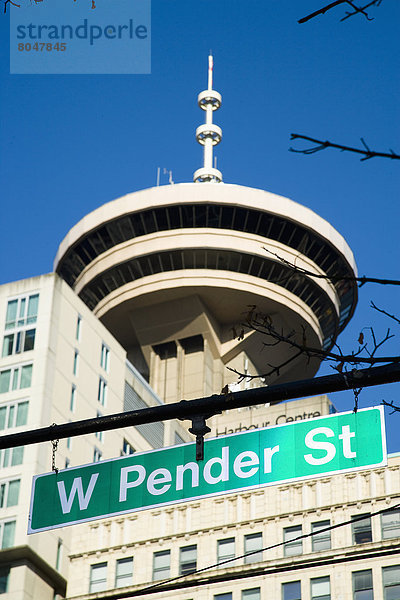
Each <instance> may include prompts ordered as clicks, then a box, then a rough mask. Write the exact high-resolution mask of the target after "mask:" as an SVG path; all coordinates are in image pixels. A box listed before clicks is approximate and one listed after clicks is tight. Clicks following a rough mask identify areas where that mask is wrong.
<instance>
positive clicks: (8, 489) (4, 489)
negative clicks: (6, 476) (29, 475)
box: [0, 479, 20, 508]
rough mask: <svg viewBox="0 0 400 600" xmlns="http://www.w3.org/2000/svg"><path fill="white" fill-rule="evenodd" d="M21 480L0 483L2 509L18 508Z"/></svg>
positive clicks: (0, 506)
mask: <svg viewBox="0 0 400 600" xmlns="http://www.w3.org/2000/svg"><path fill="white" fill-rule="evenodd" d="M19 484H20V480H19V479H10V480H9V481H1V482H0V508H6V507H8V506H17V504H18V496H19Z"/></svg>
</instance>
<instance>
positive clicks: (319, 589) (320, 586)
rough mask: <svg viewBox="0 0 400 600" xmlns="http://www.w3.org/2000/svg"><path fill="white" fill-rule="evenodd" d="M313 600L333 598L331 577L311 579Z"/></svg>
mask: <svg viewBox="0 0 400 600" xmlns="http://www.w3.org/2000/svg"><path fill="white" fill-rule="evenodd" d="M311 600H331V582H330V578H329V577H316V578H315V579H311Z"/></svg>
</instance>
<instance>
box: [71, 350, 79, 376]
mask: <svg viewBox="0 0 400 600" xmlns="http://www.w3.org/2000/svg"><path fill="white" fill-rule="evenodd" d="M78 365H79V352H78V350H74V363H73V365H72V374H73V375H78Z"/></svg>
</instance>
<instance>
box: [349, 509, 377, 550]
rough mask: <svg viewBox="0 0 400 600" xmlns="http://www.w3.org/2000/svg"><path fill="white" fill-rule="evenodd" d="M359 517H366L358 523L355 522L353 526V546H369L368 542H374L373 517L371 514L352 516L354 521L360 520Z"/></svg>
mask: <svg viewBox="0 0 400 600" xmlns="http://www.w3.org/2000/svg"><path fill="white" fill-rule="evenodd" d="M359 517H364V518H363V519H360V520H358V521H354V523H352V525H351V529H352V533H353V544H367V543H368V542H372V529H371V517H370V515H369V514H365V515H359V516H354V515H353V516H352V517H351V518H352V519H359Z"/></svg>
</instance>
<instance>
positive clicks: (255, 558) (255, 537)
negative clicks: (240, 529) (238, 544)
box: [244, 533, 263, 565]
mask: <svg viewBox="0 0 400 600" xmlns="http://www.w3.org/2000/svg"><path fill="white" fill-rule="evenodd" d="M262 545H263V543H262V533H252V534H251V535H245V536H244V553H245V554H248V556H245V557H244V564H245V565H249V564H251V563H255V562H260V561H261V560H262V559H263V553H262V552H261V549H262ZM257 551H259V552H257ZM250 552H251V553H252V554H249V553H250Z"/></svg>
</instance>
